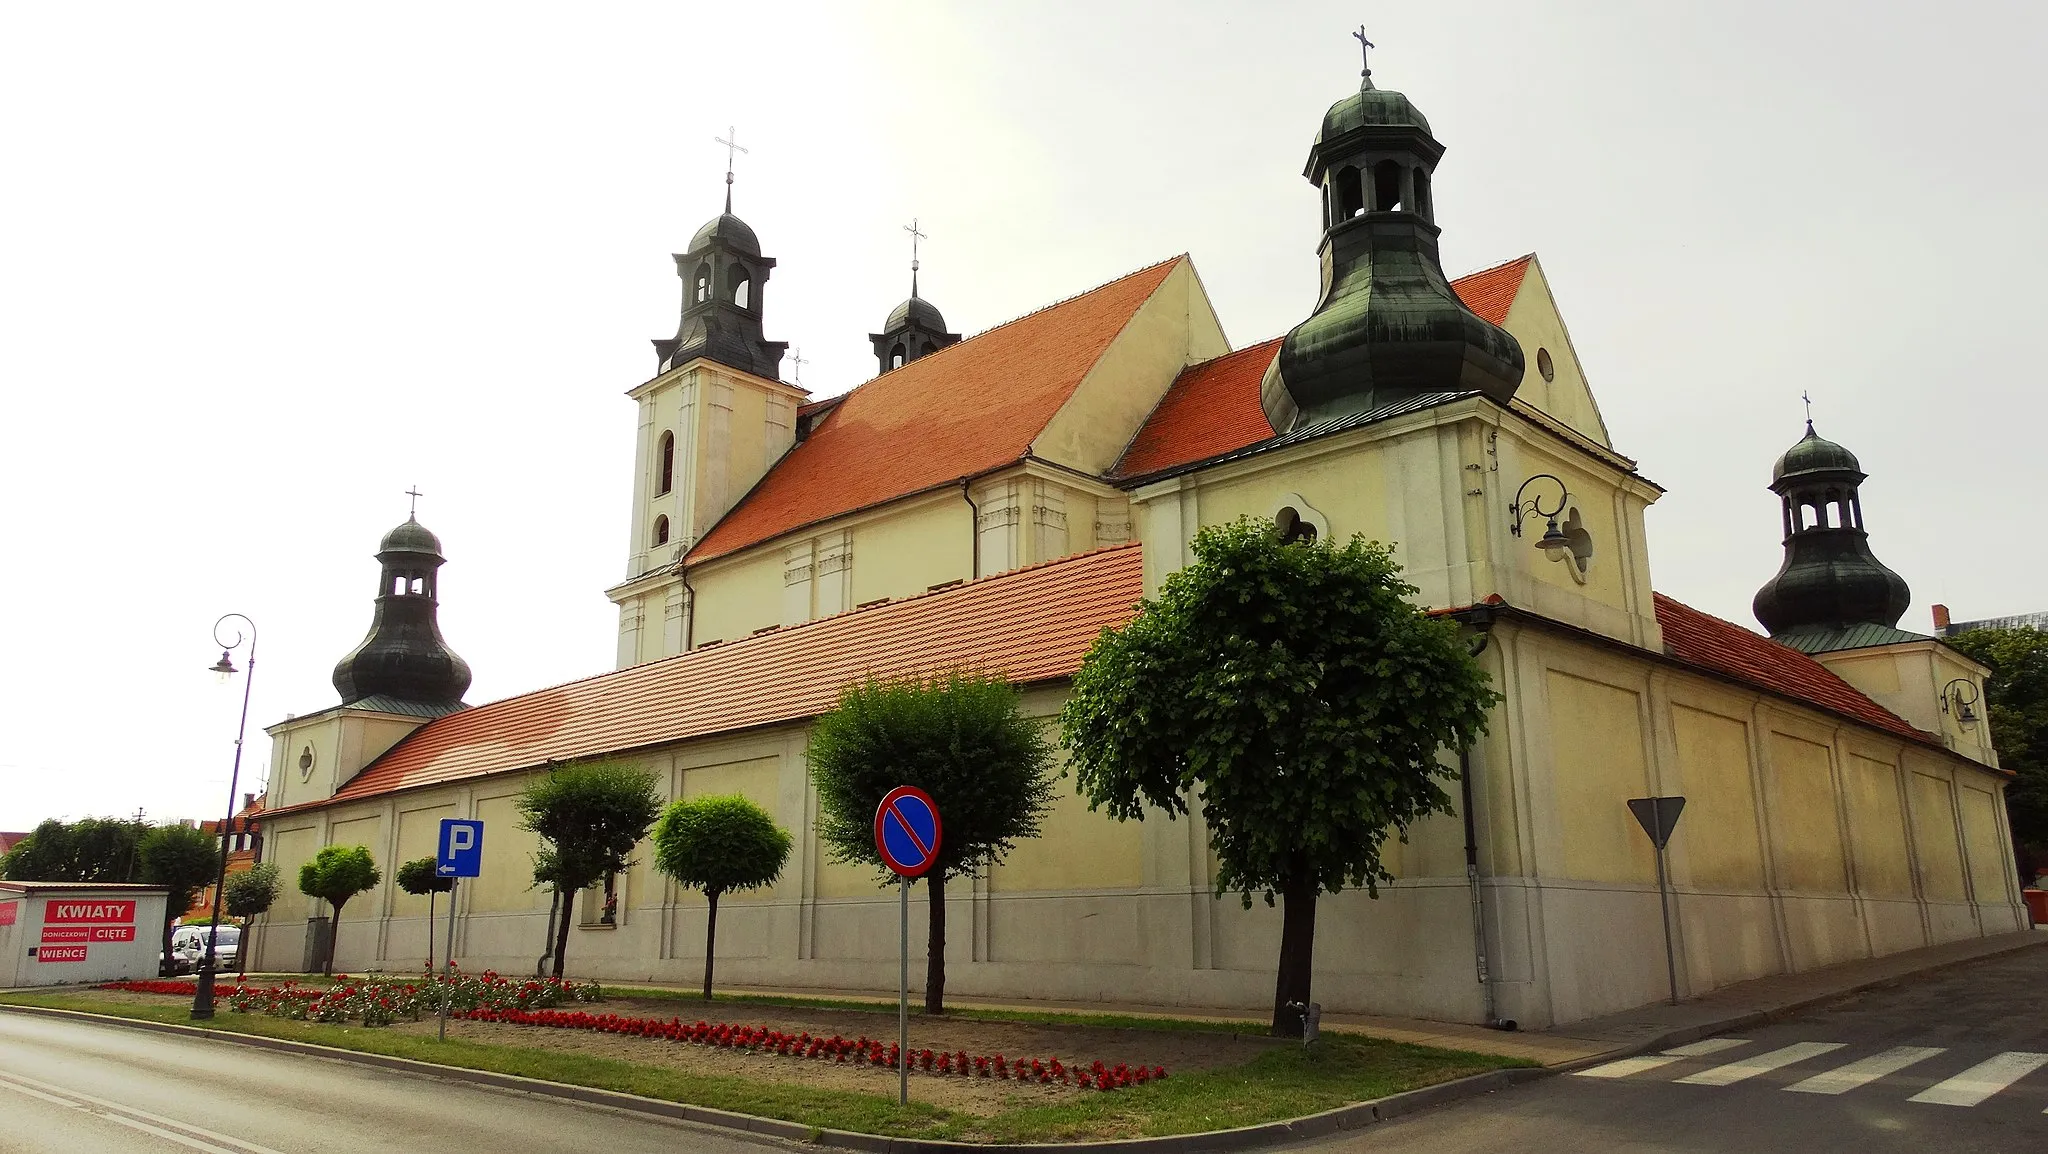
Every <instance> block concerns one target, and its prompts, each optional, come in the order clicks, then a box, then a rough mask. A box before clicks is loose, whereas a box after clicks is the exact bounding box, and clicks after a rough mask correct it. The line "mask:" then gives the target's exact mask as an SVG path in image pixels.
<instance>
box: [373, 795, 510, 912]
mask: <svg viewBox="0 0 2048 1154" xmlns="http://www.w3.org/2000/svg"><path fill="white" fill-rule="evenodd" d="M454 816H455V807H454V806H452V805H436V806H432V807H430V808H427V809H405V810H400V811H399V812H398V860H397V861H395V862H392V863H391V865H390V866H389V867H388V868H387V869H386V870H385V874H386V876H388V877H390V878H391V879H392V883H393V884H392V887H391V913H392V916H394V917H418V916H420V915H422V914H425V913H426V912H427V905H428V901H427V898H426V896H425V895H420V896H417V897H416V896H414V895H412V894H409V893H406V892H405V891H404V890H402V889H399V888H398V886H397V880H398V867H399V866H401V865H404V864H405V863H406V862H409V861H412V860H413V859H415V858H423V857H433V856H434V854H435V853H436V852H437V851H438V850H439V848H440V845H439V843H440V840H441V819H442V818H444V817H454ZM491 832H493V833H496V832H497V831H496V830H493V831H491ZM438 908H440V909H442V910H445V909H446V908H447V905H446V903H445V902H444V903H441V905H440V906H439V907H438Z"/></svg>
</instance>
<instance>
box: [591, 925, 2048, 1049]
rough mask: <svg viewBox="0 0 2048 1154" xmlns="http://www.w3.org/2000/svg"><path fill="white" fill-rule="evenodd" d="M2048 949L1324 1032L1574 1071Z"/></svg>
mask: <svg viewBox="0 0 2048 1154" xmlns="http://www.w3.org/2000/svg"><path fill="white" fill-rule="evenodd" d="M2043 946H2048V929H2043V930H2026V931H2021V932H2019V933H2012V934H2001V935H1998V936H1996V937H1989V938H1970V939H1968V940H1965V941H1959V942H1948V943H1945V944H1943V945H1939V946H1928V947H1925V948H1923V949H1918V950H1907V951H1905V952H1903V953H1897V954H1891V955H1889V956H1886V957H1882V958H1864V959H1861V960H1858V961H1853V962H1844V963H1842V964H1840V965H1834V966H1827V967H1824V968H1821V969H1817V970H1807V971H1805V972H1803V973H1797V974H1774V975H1772V976H1770V977H1767V978H1758V979H1756V980H1754V981H1749V982H1740V983H1737V984H1735V985H1732V986H1724V987H1722V988H1721V989H1718V990H1715V991H1713V992H1712V993H1709V994H1706V995H1703V996H1701V997H1698V998H1694V999H1692V1000H1690V1001H1687V1002H1683V1003H1681V1004H1679V1005H1676V1006H1671V1005H1665V1004H1663V1003H1661V1002H1660V1003H1657V1004H1656V1005H1650V1006H1643V1007H1640V1008H1638V1009H1634V1010H1627V1011H1624V1012H1622V1013H1619V1014H1610V1015H1607V1016H1605V1017H1600V1018H1591V1019H1588V1020H1586V1021H1582V1022H1572V1023H1569V1024H1567V1025H1563V1026H1559V1027H1556V1028H1555V1029H1550V1030H1532V1031H1528V1032H1513V1033H1509V1032H1503V1031H1500V1030H1489V1029H1487V1028H1486V1027H1484V1026H1475V1025H1468V1024H1464V1023H1459V1022H1431V1021H1425V1020H1422V1019H1419V1018H1389V1017H1379V1016H1375V1015H1369V1014H1335V1013H1329V1014H1324V1015H1323V1019H1322V1024H1323V1028H1324V1029H1326V1030H1345V1031H1349V1032H1354V1033H1360V1034H1367V1035H1370V1036H1372V1037H1375V1038H1385V1039H1387V1040H1389V1041H1395V1042H1413V1043H1416V1044H1419V1045H1425V1046H1438V1047H1442V1048H1444V1049H1453V1050H1469V1051H1473V1052H1476V1053H1481V1054H1498V1055H1500V1056H1502V1057H1508V1058H1524V1059H1528V1060H1529V1061H1533V1062H1538V1063H1541V1064H1542V1065H1545V1066H1567V1065H1575V1064H1577V1063H1580V1062H1590V1061H1592V1060H1594V1059H1598V1058H1608V1057H1619V1056H1623V1055H1625V1054H1629V1053H1634V1052H1637V1051H1640V1050H1643V1049H1653V1048H1662V1047H1665V1046H1677V1045H1683V1044H1684V1043H1686V1042H1690V1041H1695V1040H1697V1039H1699V1038H1704V1037H1707V1036H1709V1035H1712V1034H1717V1033H1721V1032H1722V1031H1725V1030H1733V1029H1740V1028H1742V1027H1743V1026H1747V1025H1750V1024H1752V1023H1755V1022H1758V1021H1764V1020H1768V1019H1771V1018H1777V1017H1783V1016H1785V1015H1788V1014H1792V1013H1796V1012H1797V1011H1799V1010H1801V1009H1804V1008H1806V1007H1808V1006H1811V1005H1815V1004H1817V1003H1821V1002H1827V1001H1832V1000H1834V999H1837V998H1842V997H1846V996H1848V995H1851V994H1854V993H1858V992H1860V991H1862V990H1867V989H1870V988H1872V987H1875V986H1882V985H1889V984H1891V983H1892V982H1896V981H1899V980H1901V979H1904V978H1910V977H1912V976H1913V975H1915V974H1920V973H1925V972H1927V971H1930V970H1938V969H1944V968H1946V967H1949V966H1953V965H1959V964H1961V963H1964V962H1970V961H1975V960H1977V959H1979V958H1988V957H1992V956H1995V955H1998V954H2004V953H2010V952H2012V951H2014V950H2023V949H2030V948H2039V947H2043ZM620 984H621V985H626V986H636V987H640V988H643V989H675V990H694V989H696V988H697V987H696V986H695V985H692V984H688V983H663V982H624V983H620ZM720 989H721V991H723V992H725V993H729V994H756V995H766V996H773V997H795V998H833V999H839V1000H848V1001H873V1002H875V1003H877V1004H879V1005H887V1006H894V1005H895V1004H896V995H895V994H894V992H883V991H873V990H856V991H849V990H820V989H807V988H796V987H769V986H721V987H720ZM946 1001H947V1004H949V1005H953V1006H959V1007H962V1008H974V1009H983V1010H1020V1011H1025V1012H1040V1013H1043V1012H1047V1011H1052V1012H1060V1013H1074V1014H1117V1015H1122V1016H1126V1017H1133V1018H1178V1019H1181V1020H1183V1021H1197V1022H1259V1023H1263V1022H1265V1021H1266V1020H1267V1019H1266V1015H1265V1014H1264V1013H1263V1012H1259V1011H1252V1010H1232V1009H1220V1008H1205V1007H1194V1006H1188V1007H1183V1006H1153V1005H1134V1004H1129V1003H1122V1002H1059V1001H1035V1000H1034V1001H1016V1000H1004V999H999V998H970V997H960V996H957V995H949V996H948V997H947V999H946Z"/></svg>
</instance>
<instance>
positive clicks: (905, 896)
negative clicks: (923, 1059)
mask: <svg viewBox="0 0 2048 1154" xmlns="http://www.w3.org/2000/svg"><path fill="white" fill-rule="evenodd" d="M897 884H898V888H899V889H900V891H901V898H902V900H901V901H899V902H898V903H897V906H898V912H899V913H900V914H901V915H902V917H901V919H900V924H899V926H898V928H899V929H900V930H901V931H902V937H901V938H900V939H899V940H898V945H899V946H900V947H901V948H900V950H899V951H898V953H897V955H896V958H897V961H898V963H899V968H898V970H897V974H896V1104H897V1105H898V1106H907V1105H909V1104H910V879H909V878H904V879H902V881H900V882H899V883H897Z"/></svg>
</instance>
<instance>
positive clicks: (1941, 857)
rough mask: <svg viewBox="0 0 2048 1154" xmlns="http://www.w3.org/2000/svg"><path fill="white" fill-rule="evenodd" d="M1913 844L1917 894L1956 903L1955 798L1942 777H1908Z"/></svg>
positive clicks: (1959, 874)
mask: <svg viewBox="0 0 2048 1154" xmlns="http://www.w3.org/2000/svg"><path fill="white" fill-rule="evenodd" d="M1910 776H1911V778H1912V780H1911V782H1910V793H1909V795H1908V796H1909V797H1910V799H1911V802H1912V807H1913V808H1912V816H1913V844H1914V847H1915V848H1916V849H1917V850H1918V851H1919V855H1918V856H1919V859H1920V892H1921V893H1922V894H1923V895H1925V896H1926V897H1927V898H1929V899H1930V900H1935V901H1948V902H1959V901H1962V900H1963V898H1964V896H1965V893H1964V888H1963V854H1962V849H1961V847H1960V846H1958V845H1957V844H1956V816H1955V799H1954V795H1953V794H1952V793H1951V792H1950V788H1949V783H1948V781H1947V780H1946V779H1944V778H1939V777H1929V776H1928V775H1927V774H1924V773H1914V774H1912V775H1910Z"/></svg>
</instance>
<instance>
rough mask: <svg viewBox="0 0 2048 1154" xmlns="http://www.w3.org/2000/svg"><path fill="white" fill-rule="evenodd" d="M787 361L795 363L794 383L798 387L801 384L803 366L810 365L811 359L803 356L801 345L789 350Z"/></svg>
mask: <svg viewBox="0 0 2048 1154" xmlns="http://www.w3.org/2000/svg"><path fill="white" fill-rule="evenodd" d="M789 359H790V360H791V361H793V362H795V364H796V383H797V384H799V385H801V384H803V383H804V366H805V365H808V364H810V363H811V359H810V358H809V357H807V356H805V355H804V350H803V346H801V345H797V346H792V347H791V348H790V350H789Z"/></svg>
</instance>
